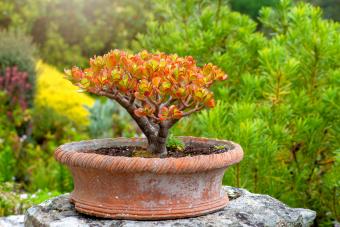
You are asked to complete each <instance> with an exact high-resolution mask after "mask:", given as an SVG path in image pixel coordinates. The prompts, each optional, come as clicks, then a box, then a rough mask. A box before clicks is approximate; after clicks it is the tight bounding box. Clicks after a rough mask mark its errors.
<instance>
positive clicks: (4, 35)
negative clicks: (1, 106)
mask: <svg viewBox="0 0 340 227" xmlns="http://www.w3.org/2000/svg"><path fill="white" fill-rule="evenodd" d="M35 52H36V49H35V46H34V45H33V44H32V40H31V38H29V37H28V36H26V35H24V34H23V33H22V32H18V31H6V30H0V77H4V76H5V74H6V68H8V67H14V66H16V67H17V68H18V71H20V72H24V73H27V74H28V83H29V84H31V86H32V89H31V91H29V92H27V91H26V92H25V93H24V94H25V96H26V97H27V99H28V100H29V101H30V102H29V104H30V105H31V104H32V101H33V93H34V85H35V58H34V55H35Z"/></svg>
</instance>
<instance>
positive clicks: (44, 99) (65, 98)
mask: <svg viewBox="0 0 340 227" xmlns="http://www.w3.org/2000/svg"><path fill="white" fill-rule="evenodd" d="M36 69H37V88H36V96H35V105H41V106H48V107H50V108H52V109H54V110H55V111H56V112H58V113H59V114H61V115H63V116H66V117H68V118H69V119H70V120H72V121H74V122H75V123H76V124H78V125H80V126H81V125H82V126H86V125H88V123H89V120H88V111H87V110H86V109H85V108H84V105H86V106H92V105H93V103H94V99H93V98H91V97H90V96H88V95H86V94H84V93H79V92H77V90H78V89H79V88H77V87H76V86H74V85H72V84H71V82H69V81H68V80H67V79H65V78H64V77H65V75H64V74H63V73H61V72H60V71H58V70H57V69H56V68H54V67H52V66H50V65H47V64H45V63H43V62H41V61H39V62H38V63H37V66H36Z"/></svg>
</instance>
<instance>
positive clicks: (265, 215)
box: [25, 186, 316, 227]
mask: <svg viewBox="0 0 340 227" xmlns="http://www.w3.org/2000/svg"><path fill="white" fill-rule="evenodd" d="M224 190H225V191H226V192H227V193H228V196H229V198H230V200H231V201H230V203H229V205H228V206H227V207H226V208H224V209H223V210H221V211H218V212H216V213H213V214H209V215H205V216H201V217H197V218H188V219H177V220H167V221H130V220H108V219H100V218H92V217H89V216H86V215H82V214H79V213H77V212H76V211H75V209H74V206H73V204H71V203H70V202H69V200H68V199H69V195H68V194H65V195H62V196H58V197H55V198H53V199H50V200H47V201H45V202H43V203H41V204H39V205H37V206H34V207H31V208H30V209H28V210H27V213H26V215H25V226H26V227H31V226H35V227H37V226H50V227H59V226H60V227H62V226H79V227H80V226H81V227H82V226H84V227H85V226H124V227H130V226H131V227H132V226H133V227H134V226H137V227H138V226H143V227H144V226H155V227H156V226H167V227H170V226H214V227H215V226H221V227H222V226H223V227H225V226H283V227H285V226H310V225H312V223H313V220H314V219H315V216H316V213H315V212H314V211H312V210H308V209H301V208H290V207H288V206H286V205H285V204H283V203H281V202H280V201H278V200H276V199H274V198H272V197H270V196H268V195H261V194H252V193H250V192H248V191H247V190H244V189H239V188H233V187H228V186H225V187H224Z"/></svg>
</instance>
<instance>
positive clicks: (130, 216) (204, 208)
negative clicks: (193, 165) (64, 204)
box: [71, 195, 229, 220]
mask: <svg viewBox="0 0 340 227" xmlns="http://www.w3.org/2000/svg"><path fill="white" fill-rule="evenodd" d="M71 202H72V203H74V205H75V209H76V210H77V211H78V212H80V213H84V214H87V215H91V216H96V217H102V218H111V219H127V220H169V219H179V218H189V217H197V216H201V215H204V214H210V213H213V212H215V211H219V210H222V209H223V208H224V207H225V206H226V205H227V204H228V203H229V199H228V196H224V197H222V198H220V199H218V200H214V201H209V202H205V203H198V204H195V205H186V206H185V205H184V206H176V207H175V206H171V208H168V209H164V207H160V208H157V207H155V208H151V209H145V208H143V207H131V206H128V205H126V206H120V207H117V206H112V205H110V204H101V205H97V204H91V203H87V202H86V201H82V200H80V199H76V198H74V197H73V196H72V195H71Z"/></svg>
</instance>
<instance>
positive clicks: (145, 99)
mask: <svg viewBox="0 0 340 227" xmlns="http://www.w3.org/2000/svg"><path fill="white" fill-rule="evenodd" d="M65 71H66V74H67V75H68V78H69V80H70V81H71V82H72V83H73V84H75V85H77V86H79V87H80V88H81V89H82V90H84V91H87V92H89V93H92V94H96V95H101V96H106V97H108V98H110V99H113V100H115V101H117V102H118V103H119V104H120V105H121V106H122V107H124V108H125V109H126V110H127V112H128V113H129V114H130V115H131V117H132V118H133V119H134V120H135V121H136V123H137V124H138V126H139V127H140V129H141V131H142V132H143V133H144V134H145V136H146V137H147V140H148V148H147V150H148V151H150V152H152V153H154V154H156V155H159V156H166V155H167V149H166V140H167V137H168V133H169V129H170V128H171V127H172V126H173V125H174V124H175V123H176V122H177V121H178V120H179V119H181V118H182V117H185V116H188V115H190V114H192V113H194V112H197V111H200V110H201V109H203V108H204V107H209V108H212V107H214V105H215V102H214V97H213V93H212V91H210V90H209V88H210V86H211V85H212V84H213V83H214V82H215V81H216V80H225V79H226V78H227V75H226V74H225V73H224V72H223V71H222V70H221V69H219V68H218V67H217V66H214V65H213V64H211V63H209V64H206V65H204V66H203V67H198V66H197V65H196V62H195V60H194V59H193V57H191V56H187V57H179V56H177V55H176V54H173V55H167V54H164V53H155V54H152V53H148V52H147V51H142V52H140V53H137V54H135V55H132V54H128V53H126V52H124V51H121V50H113V51H110V52H109V53H107V54H105V55H104V56H95V57H94V58H91V59H90V67H89V68H86V69H84V70H82V69H80V68H78V67H73V68H72V69H71V70H65Z"/></svg>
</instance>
